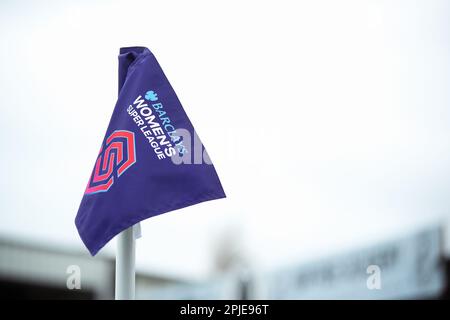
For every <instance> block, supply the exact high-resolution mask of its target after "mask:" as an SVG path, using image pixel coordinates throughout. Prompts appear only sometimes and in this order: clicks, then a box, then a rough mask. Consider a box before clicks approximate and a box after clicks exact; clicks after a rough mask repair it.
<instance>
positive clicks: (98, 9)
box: [0, 0, 450, 277]
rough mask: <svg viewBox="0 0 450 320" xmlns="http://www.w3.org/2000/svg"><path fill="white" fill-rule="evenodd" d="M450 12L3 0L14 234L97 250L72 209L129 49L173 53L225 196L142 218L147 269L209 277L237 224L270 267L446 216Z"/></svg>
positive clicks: (8, 185) (0, 25) (176, 75)
mask: <svg viewBox="0 0 450 320" xmlns="http://www.w3.org/2000/svg"><path fill="white" fill-rule="evenodd" d="M449 12H450V11H449V4H448V2H447V1H443V0H442V1H425V0H424V1H224V2H222V3H220V4H218V3H217V2H211V1H142V2H136V1H108V2H107V1H73V2H71V1H60V2H57V1H39V2H37V1H2V2H1V3H0V108H1V117H0V147H1V150H2V156H1V158H0V166H1V168H2V171H1V172H2V179H1V180H0V194H1V198H0V199H1V201H0V235H5V236H13V237H15V238H25V239H29V240H30V241H36V242H42V243H48V244H52V245H58V246H63V247H67V248H68V249H69V248H70V249H76V250H80V251H83V252H84V251H85V249H84V247H83V244H82V242H81V240H80V239H79V237H78V234H77V232H76V229H75V226H74V223H73V220H74V218H75V214H76V212H77V209H78V206H79V203H80V201H81V197H82V194H83V191H84V188H85V185H86V182H87V179H88V177H89V175H90V172H91V169H92V166H93V164H94V160H95V157H96V155H97V152H98V148H99V146H100V143H101V141H102V138H103V135H104V133H105V130H106V127H107V124H108V122H109V118H110V115H111V112H112V109H113V107H114V104H115V99H116V96H117V54H118V50H119V48H120V47H123V46H131V45H141V46H147V47H149V48H150V50H152V51H153V53H154V54H155V55H156V57H157V58H158V60H159V62H160V64H161V65H162V67H163V69H164V70H165V73H166V75H167V76H168V78H169V80H170V81H171V83H172V85H173V87H174V89H175V91H176V92H177V94H178V96H179V98H180V100H181V102H182V104H183V105H184V108H185V110H186V112H187V113H188V115H189V117H190V119H191V121H192V123H193V124H194V126H195V128H196V130H197V132H198V133H199V135H200V137H201V139H202V141H203V142H204V144H205V146H206V148H207V149H208V152H209V154H210V156H211V158H212V160H213V162H214V164H215V166H216V169H217V171H218V174H219V176H220V178H221V180H222V183H223V186H224V188H225V191H226V193H227V195H228V198H227V199H225V200H218V201H213V202H209V203H203V204H200V205H197V206H194V207H190V208H186V209H182V210H179V211H176V212H172V213H168V214H165V215H162V216H159V217H156V218H152V219H150V220H147V221H145V222H143V223H142V228H143V238H142V239H140V240H139V242H138V252H137V265H138V269H140V270H146V271H148V272H165V273H170V274H173V275H177V276H183V277H205V276H208V274H210V273H211V271H212V269H213V265H212V264H213V257H214V250H215V248H216V246H217V245H218V243H221V242H223V241H225V239H227V237H228V238H231V239H234V240H233V241H234V244H230V246H236V247H237V248H238V249H239V250H240V251H241V252H242V254H243V255H245V256H246V257H247V258H248V259H249V261H250V263H252V264H254V265H256V266H258V267H261V268H263V269H273V268H276V267H277V266H280V265H285V264H289V263H292V262H293V261H306V260H308V259H312V258H314V257H318V256H326V255H328V254H330V253H332V252H337V251H340V250H347V249H351V248H354V247H361V246H364V245H366V244H368V243H374V242H376V241H378V240H381V239H386V238H389V237H391V236H396V235H399V234H402V233H406V232H408V231H409V230H414V229H416V228H420V227H422V226H423V225H425V224H429V223H433V222H434V221H448V220H449V217H450V215H449V208H448V207H449V205H448V204H449V200H448V199H449V196H448V194H449V191H450V169H449V163H450V161H449V160H450V159H449V158H450V149H449V136H450V126H449V120H450V108H449V98H450V96H449V90H448V88H449V75H450V68H449V58H448V57H449V56H450V55H449V39H450V37H449V30H450V26H449V20H450V19H449V18H450V17H449ZM230 235H231V236H230ZM114 249H115V247H114V243H111V244H110V245H108V246H107V247H106V248H105V249H104V251H103V254H108V255H113V254H114Z"/></svg>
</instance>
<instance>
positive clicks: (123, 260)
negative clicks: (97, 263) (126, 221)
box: [116, 226, 136, 300]
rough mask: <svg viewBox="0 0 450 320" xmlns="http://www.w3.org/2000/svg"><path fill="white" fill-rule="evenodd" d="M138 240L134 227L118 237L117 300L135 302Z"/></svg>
mask: <svg viewBox="0 0 450 320" xmlns="http://www.w3.org/2000/svg"><path fill="white" fill-rule="evenodd" d="M135 252H136V239H135V234H134V232H133V227H132V226H131V227H129V228H128V229H126V230H124V231H122V232H121V233H120V234H119V235H118V236H117V252H116V300H134V295H135Z"/></svg>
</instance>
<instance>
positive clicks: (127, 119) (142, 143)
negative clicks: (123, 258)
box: [75, 47, 225, 255]
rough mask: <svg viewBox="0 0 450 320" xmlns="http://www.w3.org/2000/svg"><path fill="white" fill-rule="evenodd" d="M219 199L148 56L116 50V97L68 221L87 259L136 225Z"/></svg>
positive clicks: (216, 183) (206, 163) (204, 160)
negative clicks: (75, 209)
mask: <svg viewBox="0 0 450 320" xmlns="http://www.w3.org/2000/svg"><path fill="white" fill-rule="evenodd" d="M224 197H225V193H224V191H223V189H222V186H221V184H220V180H219V178H218V176H217V173H216V171H215V169H214V166H213V165H212V163H211V161H210V159H209V157H208V155H207V153H206V151H205V149H204V147H203V145H202V144H201V142H200V140H199V138H198V136H197V134H196V133H195V131H194V128H193V126H192V124H191V122H190V121H189V119H188V117H187V115H186V113H185V112H184V110H183V107H182V106H181V103H180V101H179V100H178V98H177V95H176V94H175V92H174V90H173V89H172V86H171V85H170V83H169V81H168V80H167V78H166V76H165V75H164V72H163V71H162V69H161V67H160V66H159V64H158V62H157V61H156V58H155V57H154V56H153V54H152V53H151V52H150V50H149V49H147V48H144V47H130V48H121V49H120V55H119V98H118V100H117V103H116V106H115V108H114V111H113V114H112V117H111V120H110V123H109V126H108V129H107V131H106V135H105V138H104V139H103V143H102V146H101V149H100V153H99V155H98V157H97V159H96V162H95V165H94V169H93V171H92V174H91V177H90V179H89V182H88V184H87V187H86V191H85V193H84V196H83V199H82V200H81V204H80V208H79V210H78V213H77V216H76V218H75V224H76V226H77V229H78V233H79V234H80V237H81V239H82V240H83V242H84V244H85V245H86V247H87V248H88V249H89V251H90V253H91V254H92V255H95V254H96V253H97V252H98V251H99V250H100V249H101V248H102V247H103V246H104V245H105V244H106V243H107V242H108V241H109V240H111V239H112V238H113V237H114V236H116V235H117V234H118V233H120V232H121V231H123V230H125V229H127V228H129V227H131V226H132V225H134V224H136V223H138V222H139V221H141V220H144V219H147V218H150V217H153V216H156V215H159V214H161V213H165V212H168V211H172V210H176V209H180V208H183V207H187V206H191V205H194V204H197V203H200V202H203V201H208V200H214V199H219V198H224Z"/></svg>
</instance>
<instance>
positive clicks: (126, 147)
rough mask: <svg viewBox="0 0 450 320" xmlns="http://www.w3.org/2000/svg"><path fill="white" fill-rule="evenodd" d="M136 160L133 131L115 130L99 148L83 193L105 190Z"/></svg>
mask: <svg viewBox="0 0 450 320" xmlns="http://www.w3.org/2000/svg"><path fill="white" fill-rule="evenodd" d="M135 162H136V148H135V143H134V133H133V132H131V131H126V130H116V131H114V132H113V133H112V134H111V135H110V136H109V137H108V138H107V139H106V142H105V144H104V145H103V146H102V148H101V149H100V154H99V155H98V158H97V161H96V163H95V168H94V171H93V172H92V176H91V178H90V179H89V183H88V185H87V188H86V191H85V194H93V193H98V192H106V191H108V190H109V188H110V187H111V186H112V185H113V183H114V179H115V178H118V177H120V176H121V175H122V174H123V173H124V172H125V171H126V170H127V169H128V168H130V167H131V166H132V165H133V164H134V163H135Z"/></svg>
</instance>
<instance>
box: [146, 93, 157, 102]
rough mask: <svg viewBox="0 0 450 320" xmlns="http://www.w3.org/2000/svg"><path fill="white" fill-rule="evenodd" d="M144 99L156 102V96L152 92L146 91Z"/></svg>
mask: <svg viewBox="0 0 450 320" xmlns="http://www.w3.org/2000/svg"><path fill="white" fill-rule="evenodd" d="M145 99H146V100H148V101H152V102H154V101H158V94H156V92H154V91H147V92H146V93H145Z"/></svg>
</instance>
